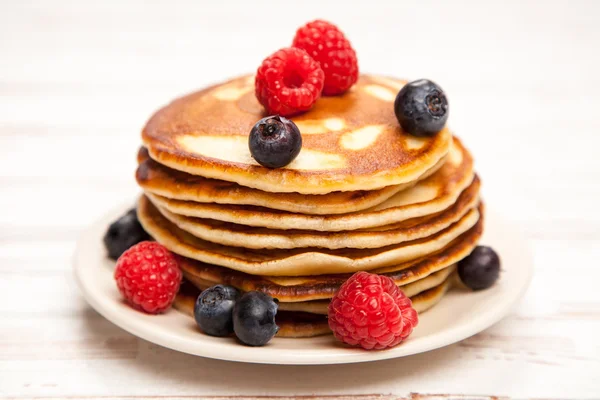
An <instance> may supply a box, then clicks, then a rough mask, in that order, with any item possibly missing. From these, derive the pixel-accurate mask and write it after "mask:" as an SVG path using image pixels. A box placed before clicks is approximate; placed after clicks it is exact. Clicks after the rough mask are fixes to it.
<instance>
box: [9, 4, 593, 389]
mask: <svg viewBox="0 0 600 400" xmlns="http://www.w3.org/2000/svg"><path fill="white" fill-rule="evenodd" d="M286 10H288V11H286ZM316 17H325V18H328V19H331V20H333V21H335V22H337V23H338V24H339V25H340V26H341V27H342V28H343V29H344V30H345V31H346V33H347V34H348V36H349V37H350V38H351V40H352V41H353V43H354V45H355V48H356V49H357V51H358V54H359V57H360V66H361V68H362V70H363V71H369V72H377V73H383V74H389V75H395V76H402V77H408V78H420V77H428V78H431V79H434V80H436V81H437V82H438V83H440V84H441V85H442V86H443V87H444V88H445V90H446V91H447V93H448V94H449V98H450V101H451V104H452V113H451V117H450V124H451V126H452V127H453V128H454V130H455V131H456V132H457V134H459V135H460V136H461V137H462V138H463V139H464V141H465V142H466V144H467V145H468V146H469V147H470V149H471V150H472V151H473V152H474V154H475V156H476V162H477V168H478V170H479V172H480V173H481V175H482V177H483V182H484V185H485V187H484V193H485V197H486V200H487V203H488V205H489V207H492V208H494V209H496V210H498V211H499V212H501V213H503V214H504V215H505V216H506V218H508V219H512V220H514V221H516V222H517V223H519V224H520V226H522V228H523V229H524V230H525V231H526V233H527V234H528V236H529V238H530V240H531V246H532V249H533V252H534V254H535V277H534V281H533V284H532V286H531V289H530V290H529V292H528V294H527V295H526V298H525V299H524V300H523V302H522V303H521V304H520V305H519V307H518V308H517V309H516V310H515V311H514V313H513V314H512V315H510V316H509V317H508V318H506V319H505V320H504V321H502V322H501V323H499V324H497V325H496V326H494V327H493V328H491V329H489V330H487V331H485V332H482V333H481V334H479V335H476V336H475V337H472V338H470V339H468V340H465V341H464V342H462V343H458V344H456V345H453V346H449V347H447V348H444V349H441V350H437V351H433V352H430V353H427V354H421V355H417V356H413V357H409V358H405V359H398V360H392V361H385V362H377V363H370V364H363V365H347V366H336V367H326V366H324V367H275V366H261V365H243V364H235V363H229V362H220V361H214V360H208V359H202V358H198V357H192V356H188V355H184V354H179V353H176V352H173V351H170V350H166V349H164V348H160V347H157V346H155V345H152V344H150V343H147V342H145V341H143V340H139V339H137V338H136V337H134V336H131V335H129V334H128V333H126V332H124V331H122V330H121V329H119V328H117V327H116V326H114V325H113V324H111V323H110V322H108V321H106V320H105V319H103V318H102V317H100V316H99V315H98V314H97V313H96V312H95V311H93V310H92V309H91V308H90V307H89V306H88V305H87V304H86V303H85V302H84V300H83V298H82V297H81V296H80V294H79V293H78V290H77V288H76V286H75V282H74V279H73V277H72V273H71V255H72V253H73V250H74V244H75V240H76V239H77V237H78V235H79V233H80V232H81V231H82V229H83V228H84V227H86V226H87V225H88V224H90V223H91V222H92V221H94V220H95V219H97V218H98V217H100V216H101V215H102V214H103V213H104V212H105V211H106V210H107V209H109V208H111V207H113V206H114V205H115V204H117V203H120V202H123V201H124V200H126V199H133V197H134V196H135V194H136V193H137V188H136V185H135V183H134V179H133V171H134V165H135V151H136V149H137V146H138V144H139V131H140V128H141V127H142V126H143V124H144V122H145V120H146V119H147V118H148V117H149V115H150V114H151V113H152V112H153V111H154V110H155V109H156V108H157V107H158V106H159V105H161V104H163V103H165V102H167V101H168V100H170V99H171V98H173V97H175V96H177V95H180V94H183V93H185V92H187V91H191V90H193V89H195V88H199V87H201V86H203V85H206V84H208V83H210V82H213V81H217V80H221V79H225V78H227V77H230V76H234V75H237V74H241V73H246V72H251V71H253V70H254V69H255V68H256V67H257V66H258V64H259V63H260V61H261V60H262V58H264V57H265V56H267V55H268V54H270V53H271V52H272V51H274V50H276V49H278V48H279V47H283V46H286V45H288V44H289V43H290V41H291V38H292V36H293V33H294V30H295V28H296V27H297V26H299V25H300V24H301V23H303V22H305V21H308V20H310V19H313V18H316ZM599 46H600V2H597V1H566V0H565V1H539V2H537V1H536V2H534V1H510V0H509V1H499V2H493V3H491V2H490V3H488V4H486V2H481V1H472V2H460V3H456V2H441V1H440V2H429V1H424V2H413V1H406V2H402V1H394V2H391V1H390V2H376V1H370V2H364V3H360V4H353V2H349V1H341V2H325V1H304V2H297V3H295V4H294V5H293V6H292V5H286V4H284V2H275V1H274V2H271V3H266V2H242V1H240V2H238V3H233V2H229V1H207V2H203V1H189V2H167V1H165V2H151V1H141V0H140V1H136V2H129V1H127V2H125V1H116V0H115V1H111V0H107V1H104V2H99V1H66V0H64V1H37V2H33V1H14V2H12V1H8V0H7V1H0V397H3V396H6V397H12V396H21V397H44V396H49V397H64V396H74V397H85V398H99V397H103V396H109V397H110V396H114V397H122V396H140V397H145V396H154V397H159V398H162V397H170V396H173V397H178V396H200V395H204V396H208V395H249V396H252V395H286V394H294V395H310V394H370V393H371V394H372V393H384V394H390V393H393V394H397V395H407V394H408V393H409V392H420V393H431V392H433V393H466V394H474V393H481V394H490V395H506V396H512V397H518V398H525V397H549V398H584V397H589V398H594V397H596V398H600V290H599V289H598V288H599V283H598V282H599V281H600V213H599V212H598V207H599V204H600V157H599V156H598V147H599V145H600V139H599V138H600V100H599V99H600V73H599V71H600V51H599Z"/></svg>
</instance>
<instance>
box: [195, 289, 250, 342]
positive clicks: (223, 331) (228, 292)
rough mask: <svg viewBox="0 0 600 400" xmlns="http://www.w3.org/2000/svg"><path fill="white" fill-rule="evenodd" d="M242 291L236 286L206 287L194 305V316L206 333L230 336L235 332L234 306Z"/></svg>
mask: <svg viewBox="0 0 600 400" xmlns="http://www.w3.org/2000/svg"><path fill="white" fill-rule="evenodd" d="M239 296H240V292H238V290H237V289H236V288H234V287H231V286H225V285H216V286H213V287H211V288H208V289H206V290H205V291H203V292H202V293H200V296H198V299H197V300H196V305H195V306H194V318H195V319H196V323H197V324H198V326H199V327H200V329H202V331H203V332H204V333H206V334H207V335H211V336H229V335H230V334H231V333H233V315H232V313H233V307H234V306H235V303H236V300H237V299H238V297H239Z"/></svg>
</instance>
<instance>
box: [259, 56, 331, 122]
mask: <svg viewBox="0 0 600 400" xmlns="http://www.w3.org/2000/svg"><path fill="white" fill-rule="evenodd" d="M323 79H324V78H323V70H322V69H321V67H320V66H319V63H318V62H316V61H315V60H313V59H312V58H311V57H310V56H309V55H308V54H307V53H306V52H305V51H304V50H301V49H294V48H291V47H289V48H284V49H281V50H279V51H276V52H275V53H273V54H271V55H270V56H269V57H267V58H265V60H264V61H263V62H262V64H261V65H260V67H258V71H256V79H255V81H254V87H255V94H256V98H257V99H258V101H259V103H260V104H262V105H263V106H264V107H265V108H266V109H267V112H268V113H269V114H279V115H281V116H284V117H285V116H289V115H294V114H298V113H299V112H302V111H307V110H309V109H310V108H311V107H312V106H313V104H315V102H316V101H317V99H318V98H319V97H321V91H322V90H323Z"/></svg>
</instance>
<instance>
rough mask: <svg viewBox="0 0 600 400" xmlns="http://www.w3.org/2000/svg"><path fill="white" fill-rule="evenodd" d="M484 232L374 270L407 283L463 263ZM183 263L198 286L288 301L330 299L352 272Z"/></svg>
mask: <svg viewBox="0 0 600 400" xmlns="http://www.w3.org/2000/svg"><path fill="white" fill-rule="evenodd" d="M482 233H483V221H480V222H479V223H478V224H477V225H476V226H474V227H473V228H471V230H469V231H468V232H466V233H465V234H463V235H462V236H460V237H459V238H457V239H456V240H455V241H454V242H452V243H451V244H450V245H448V246H447V247H446V248H444V249H442V250H441V251H439V252H437V253H434V254H430V255H427V256H425V257H422V258H420V259H417V260H413V261H410V262H405V263H402V264H397V265H395V266H393V267H388V268H380V269H374V270H372V271H371V272H373V273H377V274H381V275H385V276H388V277H389V278H391V279H392V280H393V281H394V282H395V283H396V285H398V286H405V285H408V284H411V283H413V282H417V281H419V280H421V279H423V278H425V277H427V276H429V275H431V274H433V273H436V272H438V271H440V270H443V269H446V268H448V267H450V266H451V265H453V264H455V263H457V262H459V261H460V260H462V259H463V258H465V257H466V256H468V255H469V254H470V253H471V251H473V249H474V248H475V246H476V245H477V242H478V241H479V238H480V237H481V234H482ZM180 266H181V269H182V271H183V274H184V276H185V277H186V279H188V280H190V281H192V282H194V283H196V284H197V285H198V286H201V285H207V284H209V285H210V284H218V283H222V284H226V285H230V286H233V287H236V288H238V289H240V290H242V291H245V292H249V291H252V290H258V291H261V292H265V293H267V294H269V295H270V296H272V297H274V298H277V299H279V300H280V301H284V302H298V301H313V300H322V299H330V298H331V297H332V296H333V294H334V293H335V292H336V291H337V290H338V289H339V287H340V286H341V285H342V283H344V282H345V281H346V280H347V279H348V278H349V277H350V276H351V275H352V274H329V275H312V276H294V277H286V276H257V275H250V274H246V273H243V272H239V271H234V270H231V269H229V268H224V267H219V266H216V265H211V264H205V263H202V262H199V261H196V260H192V259H189V258H185V257H182V258H181V261H180Z"/></svg>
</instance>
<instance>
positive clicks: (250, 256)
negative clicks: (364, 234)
mask: <svg viewBox="0 0 600 400" xmlns="http://www.w3.org/2000/svg"><path fill="white" fill-rule="evenodd" d="M481 211H482V206H481V205H480V206H479V208H478V209H473V210H471V211H469V212H468V213H467V214H466V215H465V216H464V217H463V218H462V219H461V220H460V221H458V222H457V223H455V224H453V225H451V226H450V227H449V228H447V229H445V230H443V231H441V232H439V233H437V234H435V235H433V236H431V237H427V238H424V239H418V240H414V241H410V242H405V243H402V244H399V245H392V246H387V247H383V248H379V249H338V250H329V249H316V248H305V249H292V250H281V249H274V250H269V251H264V250H263V251H257V250H251V249H244V248H238V247H231V246H223V245H220V244H216V243H212V242H208V241H205V240H202V239H199V238H197V237H195V236H193V235H190V234H189V233H187V232H185V231H183V230H181V229H179V228H177V227H176V226H175V225H174V224H172V223H171V222H170V221H168V220H167V219H166V218H165V217H163V216H162V214H161V213H160V212H159V211H158V210H157V209H156V207H154V206H153V205H152V203H151V202H150V201H149V200H148V199H147V198H146V197H145V196H142V197H141V198H140V200H139V203H138V209H137V213H138V218H139V220H140V223H141V224H142V226H143V227H144V229H145V230H146V232H148V234H150V235H151V236H152V237H153V238H154V239H155V240H156V241H158V242H159V243H161V244H162V245H163V246H165V247H167V248H168V249H169V250H170V251H172V252H174V253H176V254H179V255H182V256H184V257H188V258H192V259H195V260H198V261H203V262H206V263H208V264H215V265H221V266H225V267H228V268H230V269H234V270H237V271H241V272H246V273H249V274H252V275H272V276H306V275H324V274H340V273H351V272H356V271H368V270H373V269H376V268H382V267H389V266H394V265H398V264H400V263H402V262H404V261H409V260H414V259H417V258H420V257H424V256H427V255H429V254H432V253H434V252H436V251H438V250H441V249H443V248H444V247H446V246H447V245H448V244H450V243H451V242H452V241H453V240H454V239H456V238H457V237H459V236H460V235H462V234H463V233H464V232H466V231H468V230H469V229H470V228H472V227H473V226H475V225H476V224H477V222H478V221H479V220H480V214H481Z"/></svg>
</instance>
